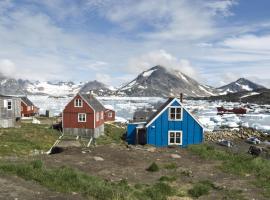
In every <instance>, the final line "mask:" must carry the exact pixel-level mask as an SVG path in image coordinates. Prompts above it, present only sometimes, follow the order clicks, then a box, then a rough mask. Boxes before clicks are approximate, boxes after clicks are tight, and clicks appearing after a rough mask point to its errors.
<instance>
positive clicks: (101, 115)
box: [100, 111, 103, 119]
mask: <svg viewBox="0 0 270 200" xmlns="http://www.w3.org/2000/svg"><path fill="white" fill-rule="evenodd" d="M100 119H103V111H101V113H100Z"/></svg>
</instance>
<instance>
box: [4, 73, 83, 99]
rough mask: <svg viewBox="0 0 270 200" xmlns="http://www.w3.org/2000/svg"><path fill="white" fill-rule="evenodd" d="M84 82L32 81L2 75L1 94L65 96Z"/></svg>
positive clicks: (75, 90)
mask: <svg viewBox="0 0 270 200" xmlns="http://www.w3.org/2000/svg"><path fill="white" fill-rule="evenodd" d="M82 85H83V83H79V84H75V83H73V82H57V83H52V82H39V81H36V82H31V81H28V80H21V79H18V80H17V79H13V78H7V77H4V76H1V77H0V94H6V95H27V94H35V95H36V94H39V95H50V96H65V95H73V94H75V93H77V92H78V91H79V90H80V88H81V87H82Z"/></svg>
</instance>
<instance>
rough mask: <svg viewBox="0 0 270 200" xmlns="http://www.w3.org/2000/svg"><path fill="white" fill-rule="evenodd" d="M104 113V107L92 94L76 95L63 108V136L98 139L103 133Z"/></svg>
mask: <svg viewBox="0 0 270 200" xmlns="http://www.w3.org/2000/svg"><path fill="white" fill-rule="evenodd" d="M104 113H105V108H104V106H103V105H102V104H101V103H100V102H99V101H98V100H97V99H96V98H95V97H94V96H93V95H92V94H81V93H78V94H77V95H76V96H75V97H74V98H73V99H72V100H71V101H70V102H69V103H68V104H67V105H66V107H65V108H64V111H63V114H62V118H63V131H64V134H71V135H75V136H81V137H88V138H91V137H95V138H97V137H99V136H100V135H102V134H103V133H104V122H105V119H104V117H105V116H104Z"/></svg>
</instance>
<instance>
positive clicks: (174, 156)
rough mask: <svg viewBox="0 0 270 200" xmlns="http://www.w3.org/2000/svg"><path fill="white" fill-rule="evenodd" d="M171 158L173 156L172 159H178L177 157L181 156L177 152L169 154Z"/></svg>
mask: <svg viewBox="0 0 270 200" xmlns="http://www.w3.org/2000/svg"><path fill="white" fill-rule="evenodd" d="M171 158H173V159H179V158H181V156H180V155H178V154H174V153H173V154H171Z"/></svg>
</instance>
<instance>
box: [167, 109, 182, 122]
mask: <svg viewBox="0 0 270 200" xmlns="http://www.w3.org/2000/svg"><path fill="white" fill-rule="evenodd" d="M171 108H175V115H174V116H175V117H174V119H172V118H171ZM177 108H180V109H181V111H180V114H181V118H180V119H176V114H177V113H176V110H177ZM168 113H169V116H168V119H169V121H182V120H183V108H182V107H181V106H170V107H169V112H168Z"/></svg>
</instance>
